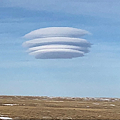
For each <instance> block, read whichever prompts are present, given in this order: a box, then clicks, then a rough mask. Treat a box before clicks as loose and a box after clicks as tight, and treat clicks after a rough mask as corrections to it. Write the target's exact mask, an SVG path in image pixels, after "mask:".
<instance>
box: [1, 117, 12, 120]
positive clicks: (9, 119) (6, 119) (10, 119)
mask: <svg viewBox="0 0 120 120" xmlns="http://www.w3.org/2000/svg"><path fill="white" fill-rule="evenodd" d="M0 119H2V120H12V118H9V117H0Z"/></svg>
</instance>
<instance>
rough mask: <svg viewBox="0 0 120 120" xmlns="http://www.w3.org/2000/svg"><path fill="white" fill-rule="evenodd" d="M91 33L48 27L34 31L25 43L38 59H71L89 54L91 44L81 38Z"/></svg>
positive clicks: (69, 28) (27, 35)
mask: <svg viewBox="0 0 120 120" xmlns="http://www.w3.org/2000/svg"><path fill="white" fill-rule="evenodd" d="M86 34H89V32H87V31H85V30H82V29H77V28H71V27H48V28H42V29H38V30H34V31H32V32H30V33H28V34H26V35H25V36H24V37H25V38H27V39H30V40H29V41H26V42H24V43H23V46H24V47H27V48H28V52H29V54H30V55H33V56H35V58H37V59H71V58H75V57H82V56H84V54H85V53H88V52H89V48H90V47H91V44H90V43H89V42H88V41H87V40H85V39H82V38H81V37H82V36H84V35H86Z"/></svg>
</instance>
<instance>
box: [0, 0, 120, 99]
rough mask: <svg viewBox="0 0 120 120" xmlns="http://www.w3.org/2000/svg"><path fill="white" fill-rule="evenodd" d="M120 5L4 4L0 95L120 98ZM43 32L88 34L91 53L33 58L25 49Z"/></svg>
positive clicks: (109, 1)
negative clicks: (33, 36) (32, 37)
mask: <svg viewBox="0 0 120 120" xmlns="http://www.w3.org/2000/svg"><path fill="white" fill-rule="evenodd" d="M119 6H120V1H119V0H34V1H33V0H1V1H0V88H1V90H0V94H1V95H34V96H35V95H38V96H70V97H120V94H119V91H120V73H119V71H120V53H119V52H120V47H119V46H120V40H119V39H120V7H119ZM44 27H74V28H79V29H84V30H87V31H89V32H90V33H91V35H87V36H85V37H84V38H85V39H87V40H88V41H89V42H90V43H92V44H93V45H92V47H91V48H90V52H89V53H87V54H86V55H85V56H84V57H80V58H74V59H66V60H65V59H60V60H59V59H54V60H50V59H47V60H45V59H35V58H34V57H33V56H29V55H28V54H27V53H26V52H25V51H26V49H25V48H23V47H22V43H23V42H25V41H26V39H24V38H23V36H24V35H25V34H27V33H28V32H30V31H33V30H36V29H39V28H44Z"/></svg>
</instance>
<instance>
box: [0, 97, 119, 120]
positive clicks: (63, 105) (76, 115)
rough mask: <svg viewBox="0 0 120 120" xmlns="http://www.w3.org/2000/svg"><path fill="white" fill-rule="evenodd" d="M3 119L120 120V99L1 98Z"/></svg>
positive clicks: (0, 105) (0, 109) (0, 114)
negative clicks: (5, 117) (4, 117)
mask: <svg viewBox="0 0 120 120" xmlns="http://www.w3.org/2000/svg"><path fill="white" fill-rule="evenodd" d="M0 116H8V117H10V118H13V119H81V120H84V119H85V120H90V119H94V120H98V119H99V120H103V119H106V120H108V119H111V120H113V119H116V120H118V119H120V99H112V98H111V99H109V100H107V99H104V100H102V99H94V98H87V99H85V98H61V97H55V98H52V97H32V96H0Z"/></svg>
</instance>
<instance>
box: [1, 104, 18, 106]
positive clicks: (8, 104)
mask: <svg viewBox="0 0 120 120" xmlns="http://www.w3.org/2000/svg"><path fill="white" fill-rule="evenodd" d="M3 105H5V106H15V105H18V104H3Z"/></svg>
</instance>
